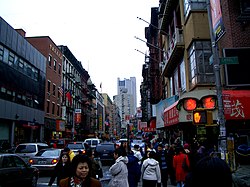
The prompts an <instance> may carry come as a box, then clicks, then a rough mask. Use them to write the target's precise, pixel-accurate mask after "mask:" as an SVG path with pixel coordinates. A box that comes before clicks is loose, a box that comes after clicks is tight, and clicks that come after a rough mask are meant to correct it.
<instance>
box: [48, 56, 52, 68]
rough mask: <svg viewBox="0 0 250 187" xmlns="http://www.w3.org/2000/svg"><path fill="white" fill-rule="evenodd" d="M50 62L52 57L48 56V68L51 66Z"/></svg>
mask: <svg viewBox="0 0 250 187" xmlns="http://www.w3.org/2000/svg"><path fill="white" fill-rule="evenodd" d="M51 61H52V56H51V55H49V59H48V63H49V66H51Z"/></svg>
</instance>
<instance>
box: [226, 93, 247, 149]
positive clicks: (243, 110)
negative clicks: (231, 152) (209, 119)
mask: <svg viewBox="0 0 250 187" xmlns="http://www.w3.org/2000/svg"><path fill="white" fill-rule="evenodd" d="M222 93H223V104H224V115H225V119H226V128H227V129H226V130H227V135H228V134H229V133H231V134H233V136H234V137H235V140H236V143H237V144H238V145H241V144H247V145H248V146H250V90H223V92H222ZM236 146H237V145H236Z"/></svg>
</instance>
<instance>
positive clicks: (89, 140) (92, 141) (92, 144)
mask: <svg viewBox="0 0 250 187" xmlns="http://www.w3.org/2000/svg"><path fill="white" fill-rule="evenodd" d="M84 142H85V143H87V144H88V145H89V146H90V147H91V148H92V149H94V148H95V147H96V145H97V144H100V143H102V140H101V139H98V138H87V139H86V140H84Z"/></svg>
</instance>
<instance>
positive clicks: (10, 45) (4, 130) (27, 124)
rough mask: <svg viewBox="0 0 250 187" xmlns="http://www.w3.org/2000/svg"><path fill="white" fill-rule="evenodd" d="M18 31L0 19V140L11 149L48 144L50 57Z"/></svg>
mask: <svg viewBox="0 0 250 187" xmlns="http://www.w3.org/2000/svg"><path fill="white" fill-rule="evenodd" d="M17 31H18V32H17ZM17 31H16V30H15V29H13V28H12V27H11V26H10V25H9V24H8V23H7V22H6V21H5V20H3V19H2V18H1V17H0V89H1V90H0V129H1V130H0V134H1V136H0V137H1V139H3V140H7V141H9V142H10V143H11V145H13V144H16V143H19V142H31V141H43V140H44V137H43V132H44V116H45V114H44V101H45V97H44V93H45V81H46V57H45V56H44V55H42V54H41V53H40V52H39V51H38V50H37V49H36V48H34V47H33V46H32V45H31V44H30V43H29V42H28V41H27V40H26V39H25V32H24V31H23V30H21V29H19V30H17Z"/></svg>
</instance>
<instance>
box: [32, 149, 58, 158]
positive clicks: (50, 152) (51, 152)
mask: <svg viewBox="0 0 250 187" xmlns="http://www.w3.org/2000/svg"><path fill="white" fill-rule="evenodd" d="M60 153H61V152H60V150H41V151H39V152H38V153H37V154H36V156H43V157H48V156H60Z"/></svg>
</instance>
